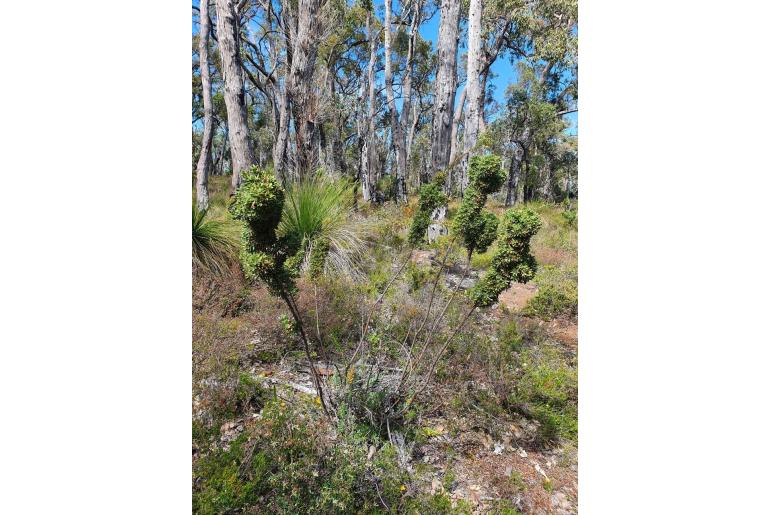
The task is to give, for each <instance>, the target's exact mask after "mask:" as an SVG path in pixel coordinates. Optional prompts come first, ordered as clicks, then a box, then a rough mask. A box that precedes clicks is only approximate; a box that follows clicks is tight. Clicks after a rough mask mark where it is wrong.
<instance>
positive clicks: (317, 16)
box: [289, 0, 322, 177]
mask: <svg viewBox="0 0 770 515" xmlns="http://www.w3.org/2000/svg"><path fill="white" fill-rule="evenodd" d="M321 6H322V1H321V0H299V5H298V6H297V31H296V36H295V38H294V48H293V50H292V62H291V70H290V73H289V86H290V88H291V89H290V98H291V105H292V112H293V117H294V135H295V138H296V149H297V176H298V177H304V176H306V175H308V174H310V173H312V172H313V171H314V169H315V167H316V166H317V165H318V156H317V154H316V150H317V148H318V146H317V142H316V140H315V138H316V137H317V133H318V131H317V130H316V127H315V125H316V122H315V119H316V115H317V110H318V105H317V104H318V99H317V95H315V94H314V91H313V87H312V86H313V72H314V70H315V61H316V57H317V56H318V44H319V41H318V38H319V35H320V30H321V17H322V16H321Z"/></svg>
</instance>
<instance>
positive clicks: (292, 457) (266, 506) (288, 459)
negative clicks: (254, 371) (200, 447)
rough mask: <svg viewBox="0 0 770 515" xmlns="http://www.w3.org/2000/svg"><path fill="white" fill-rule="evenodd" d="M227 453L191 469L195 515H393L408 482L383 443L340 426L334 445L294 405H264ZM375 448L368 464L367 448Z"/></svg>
mask: <svg viewBox="0 0 770 515" xmlns="http://www.w3.org/2000/svg"><path fill="white" fill-rule="evenodd" d="M256 424H257V425H256V426H255V427H254V428H252V430H251V431H248V434H247V433H243V434H241V435H240V436H239V437H238V438H237V439H236V440H235V441H234V442H233V443H231V445H230V448H229V449H228V450H222V449H219V450H216V451H213V452H211V453H210V454H209V455H207V456H204V457H202V458H201V459H200V460H198V462H197V463H196V464H195V467H194V470H193V473H194V476H195V477H197V478H198V481H197V482H196V486H195V488H194V493H193V511H194V512H195V513H224V512H229V511H239V510H245V511H249V512H258V513H284V514H294V513H341V514H348V513H349V514H354V513H361V512H363V513H378V512H379V513H383V512H386V511H387V510H386V509H385V507H384V506H383V502H384V503H386V504H387V506H388V507H389V508H390V510H392V511H396V509H397V508H398V506H399V504H400V502H401V499H402V497H403V490H405V487H404V485H405V484H408V482H409V476H408V474H407V473H406V472H405V471H403V470H402V469H401V467H400V466H399V464H398V457H397V456H398V453H397V451H396V449H395V448H394V447H392V446H391V445H390V444H389V443H384V442H382V441H380V440H377V439H375V440H374V441H370V440H369V438H371V437H372V435H371V434H369V433H367V432H365V431H361V430H359V429H357V428H356V427H355V426H351V425H350V423H349V422H346V421H345V420H343V421H342V422H340V424H341V425H340V427H339V428H338V431H337V432H338V434H339V438H338V440H337V441H336V442H334V443H329V442H326V441H324V440H323V439H322V438H321V437H320V435H321V434H322V433H324V432H325V429H324V428H323V427H319V426H317V425H316V424H318V422H317V421H314V420H313V419H310V418H309V417H307V416H306V415H303V413H302V412H301V406H295V405H289V404H287V403H285V402H283V401H279V400H273V401H270V402H269V403H268V404H267V405H266V406H265V409H264V410H263V412H262V419H261V420H260V421H258V422H256ZM371 445H374V446H375V448H376V449H377V448H378V449H377V450H376V452H375V454H374V456H372V458H371V459H369V449H370V446H371Z"/></svg>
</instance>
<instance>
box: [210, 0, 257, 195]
mask: <svg viewBox="0 0 770 515" xmlns="http://www.w3.org/2000/svg"><path fill="white" fill-rule="evenodd" d="M235 4H236V2H235V1H234V0H216V7H217V37H218V40H219V53H220V56H221V57H222V75H223V78H224V82H225V106H226V107H227V125H228V128H229V135H230V156H231V161H232V169H233V178H232V184H231V189H230V192H231V193H234V192H235V190H236V189H238V187H239V186H240V184H241V172H242V171H243V170H245V169H246V168H248V167H249V166H251V165H253V164H254V161H255V159H254V147H252V143H251V140H250V139H249V125H248V122H247V114H246V113H247V112H246V94H245V91H244V84H243V63H242V61H241V50H240V38H239V27H238V23H239V22H238V18H239V17H238V13H237V12H236V5H235Z"/></svg>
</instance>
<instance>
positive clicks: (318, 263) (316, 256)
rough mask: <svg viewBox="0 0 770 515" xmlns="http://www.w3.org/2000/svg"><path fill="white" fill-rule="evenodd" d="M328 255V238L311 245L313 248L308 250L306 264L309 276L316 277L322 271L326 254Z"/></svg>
mask: <svg viewBox="0 0 770 515" xmlns="http://www.w3.org/2000/svg"><path fill="white" fill-rule="evenodd" d="M328 255H329V240H320V241H318V242H317V243H316V244H315V245H314V246H313V250H312V251H311V252H310V264H309V265H308V272H309V273H310V277H312V278H313V279H316V278H318V276H320V275H321V274H322V273H323V271H324V264H325V263H326V256H328Z"/></svg>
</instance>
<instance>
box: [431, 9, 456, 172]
mask: <svg viewBox="0 0 770 515" xmlns="http://www.w3.org/2000/svg"><path fill="white" fill-rule="evenodd" d="M460 6H461V1H460V0H442V2H441V22H440V25H439V31H438V44H437V48H436V50H437V53H438V70H437V71H436V82H435V88H434V105H433V137H432V139H431V170H430V173H431V174H435V173H436V172H438V171H439V170H443V169H445V168H446V166H447V165H448V164H449V154H450V151H451V145H452V144H451V137H452V115H453V114H454V99H455V92H456V90H457V39H458V34H459V28H460Z"/></svg>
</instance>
